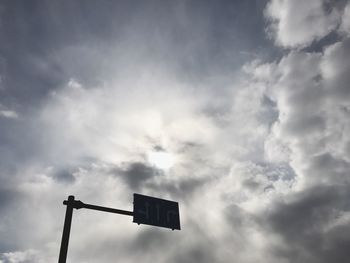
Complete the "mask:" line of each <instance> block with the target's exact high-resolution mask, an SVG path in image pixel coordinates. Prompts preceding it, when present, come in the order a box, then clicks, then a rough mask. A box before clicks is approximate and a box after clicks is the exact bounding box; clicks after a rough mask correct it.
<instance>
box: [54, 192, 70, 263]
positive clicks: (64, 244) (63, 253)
mask: <svg viewBox="0 0 350 263" xmlns="http://www.w3.org/2000/svg"><path fill="white" fill-rule="evenodd" d="M63 204H65V205H67V209H66V217H65V219H64V226H63V233H62V240H61V249H60V256H59V258H58V263H66V259H67V252H68V243H69V234H70V228H71V224H72V216H73V208H74V196H73V195H70V196H68V201H67V200H65V201H63Z"/></svg>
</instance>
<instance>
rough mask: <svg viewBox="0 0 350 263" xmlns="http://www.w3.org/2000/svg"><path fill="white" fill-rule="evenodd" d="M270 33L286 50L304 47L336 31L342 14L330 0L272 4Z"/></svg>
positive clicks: (286, 0) (277, 0)
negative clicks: (287, 48)
mask: <svg viewBox="0 0 350 263" xmlns="http://www.w3.org/2000/svg"><path fill="white" fill-rule="evenodd" d="M266 16H267V17H268V19H270V20H271V24H270V32H271V33H272V34H273V36H274V38H275V40H276V43H277V44H278V45H280V46H282V47H304V46H308V45H310V44H311V43H312V42H313V41H314V40H319V39H321V38H322V37H324V36H326V35H327V34H328V33H330V32H331V31H332V30H334V29H335V28H336V27H337V26H338V24H339V22H340V19H341V14H340V11H339V10H338V9H337V8H335V6H333V3H332V1H329V0H309V1H303V0H272V1H270V2H269V3H268V5H267V8H266Z"/></svg>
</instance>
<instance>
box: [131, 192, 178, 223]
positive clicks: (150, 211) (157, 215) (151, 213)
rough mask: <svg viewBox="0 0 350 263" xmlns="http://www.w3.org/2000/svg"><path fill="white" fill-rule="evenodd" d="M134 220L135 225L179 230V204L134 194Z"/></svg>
mask: <svg viewBox="0 0 350 263" xmlns="http://www.w3.org/2000/svg"><path fill="white" fill-rule="evenodd" d="M133 216H134V219H133V222H134V223H137V224H145V225H152V226H160V227H166V228H171V229H172V230H174V229H178V230H180V215H179V204H178V203H177V202H173V201H169V200H164V199H159V198H155V197H151V196H146V195H140V194H134V214H133Z"/></svg>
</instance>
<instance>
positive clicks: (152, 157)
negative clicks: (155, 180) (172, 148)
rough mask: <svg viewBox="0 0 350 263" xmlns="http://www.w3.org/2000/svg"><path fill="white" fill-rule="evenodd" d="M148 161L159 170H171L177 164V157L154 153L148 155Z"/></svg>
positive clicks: (164, 153)
mask: <svg viewBox="0 0 350 263" xmlns="http://www.w3.org/2000/svg"><path fill="white" fill-rule="evenodd" d="M148 161H149V162H150V163H151V164H152V165H154V166H155V167H157V168H159V169H169V168H171V167H172V166H173V165H174V164H175V157H174V155H173V154H171V153H167V152H163V151H152V152H150V153H148Z"/></svg>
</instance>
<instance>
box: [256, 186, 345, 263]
mask: <svg viewBox="0 0 350 263" xmlns="http://www.w3.org/2000/svg"><path fill="white" fill-rule="evenodd" d="M348 199H349V191H348V189H347V186H339V185H338V186H317V187H314V188H311V189H308V190H307V191H303V192H298V193H294V194H292V195H289V196H288V197H287V198H286V199H285V200H281V201H279V202H278V203H277V204H276V205H275V206H274V207H273V208H272V209H271V210H270V212H268V214H267V215H265V216H264V223H262V222H261V226H263V225H264V226H265V227H266V231H267V233H270V231H272V233H273V234H276V235H278V236H280V237H281V238H282V239H281V241H282V244H281V245H280V246H277V247H274V248H273V250H275V251H274V253H276V254H277V255H280V256H282V257H284V258H288V259H289V260H290V261H292V262H294V261H297V262H329V261H332V260H336V261H338V262H345V261H346V258H347V249H346V247H347V245H348V244H349V242H350V239H349V237H348V235H349V231H348V230H347V226H348V224H349V223H350V221H349V215H350V206H349V202H348V201H347V200H348ZM270 234H271V233H270Z"/></svg>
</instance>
